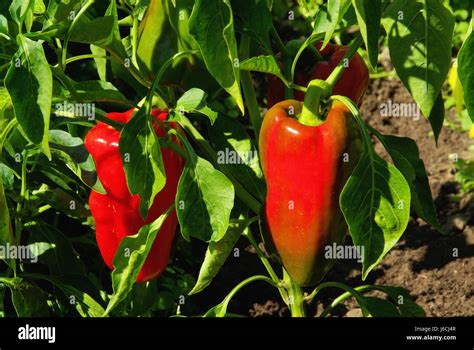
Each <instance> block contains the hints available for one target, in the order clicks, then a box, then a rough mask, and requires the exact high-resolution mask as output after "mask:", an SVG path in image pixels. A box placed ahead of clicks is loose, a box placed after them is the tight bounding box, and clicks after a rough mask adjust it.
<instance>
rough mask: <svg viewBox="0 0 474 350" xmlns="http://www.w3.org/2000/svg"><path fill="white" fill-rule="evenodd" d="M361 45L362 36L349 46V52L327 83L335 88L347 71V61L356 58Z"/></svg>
mask: <svg viewBox="0 0 474 350" xmlns="http://www.w3.org/2000/svg"><path fill="white" fill-rule="evenodd" d="M360 45H362V35H360V34H359V35H358V36H357V37H356V38H355V39H354V41H352V43H351V45H350V46H349V50H347V52H346V54H345V55H344V57H343V59H342V60H341V61H340V62H339V64H338V65H337V67H336V68H334V70H333V71H332V73H331V75H330V76H329V77H328V78H327V79H326V82H327V83H328V84H329V85H331V87H332V88H334V85H336V83H337V81H338V80H339V78H340V77H341V74H342V73H343V72H344V69H346V62H347V61H346V60H348V61H350V60H351V59H352V56H354V55H355V54H356V52H357V50H358V49H359V47H360Z"/></svg>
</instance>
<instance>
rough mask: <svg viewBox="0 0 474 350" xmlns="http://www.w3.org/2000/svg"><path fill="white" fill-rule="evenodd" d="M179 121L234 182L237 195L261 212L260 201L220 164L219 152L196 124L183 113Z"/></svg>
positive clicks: (213, 161) (253, 209)
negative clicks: (218, 160) (217, 152)
mask: <svg viewBox="0 0 474 350" xmlns="http://www.w3.org/2000/svg"><path fill="white" fill-rule="evenodd" d="M178 121H179V123H180V124H181V126H182V127H183V129H184V130H185V131H186V132H187V133H188V134H190V135H191V136H192V138H193V139H194V140H195V141H196V143H197V144H198V146H199V147H200V148H201V150H202V151H203V152H204V153H205V154H206V156H207V157H208V158H209V159H210V160H211V162H212V163H214V165H216V166H217V168H219V169H220V170H221V171H222V172H223V173H224V174H225V175H226V176H227V177H228V178H229V180H230V181H231V182H232V184H233V185H234V187H235V193H236V194H237V196H238V197H239V198H240V199H241V200H242V201H243V202H244V203H245V204H246V205H247V206H248V207H249V208H250V209H251V210H252V211H253V212H254V213H256V214H258V213H259V212H260V206H261V204H260V202H259V201H258V200H257V199H255V197H253V196H252V195H251V194H250V193H248V192H247V190H246V189H245V188H244V187H243V186H242V185H241V184H240V182H238V181H237V179H235V177H234V176H233V175H232V174H231V172H230V171H229V170H228V168H227V167H226V166H225V164H219V163H218V162H217V154H216V152H215V151H214V149H213V148H212V147H211V145H210V144H209V143H208V142H207V141H206V139H204V137H203V136H202V135H201V134H200V132H199V131H198V130H197V129H196V128H195V127H194V125H193V124H192V123H191V122H190V121H189V119H188V118H186V117H185V116H183V115H180V116H179V120H178Z"/></svg>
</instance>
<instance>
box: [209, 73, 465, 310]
mask: <svg viewBox="0 0 474 350" xmlns="http://www.w3.org/2000/svg"><path fill="white" fill-rule="evenodd" d="M389 99H391V100H392V101H393V102H405V103H406V102H413V100H412V99H411V97H410V95H409V94H408V92H407V90H406V89H405V88H404V87H403V85H402V84H401V83H400V82H399V81H398V80H396V79H380V80H375V81H373V82H372V84H371V86H370V88H369V91H368V93H367V97H366V98H365V99H364V103H363V105H362V108H361V110H362V113H363V115H364V117H365V119H366V121H367V122H368V123H369V124H370V125H371V126H373V127H374V128H376V129H377V130H379V131H380V132H382V133H385V134H392V135H399V136H407V137H410V138H412V139H414V140H415V141H416V142H417V144H418V147H419V150H420V155H421V158H422V159H423V160H424V162H425V167H426V170H427V173H428V176H429V180H430V185H431V189H432V193H433V198H435V204H436V207H437V209H438V216H439V220H440V222H441V224H442V225H443V227H444V228H445V230H446V231H447V232H448V235H444V236H443V235H441V234H440V233H438V232H437V231H435V230H434V229H432V228H431V227H430V226H429V225H427V224H426V223H425V222H423V221H422V220H421V219H419V218H417V217H416V216H413V217H412V218H411V220H410V223H409V226H408V228H407V230H406V232H405V234H404V236H403V237H402V239H401V240H400V242H399V243H398V244H397V245H396V246H395V247H394V248H393V249H392V250H391V251H390V252H389V253H388V254H387V255H386V256H385V258H384V259H383V260H382V262H381V264H380V265H379V266H378V267H377V268H375V269H374V270H373V271H372V272H371V273H370V275H369V276H368V278H367V280H366V281H362V280H361V274H360V264H358V263H357V262H355V261H345V262H340V263H338V264H336V266H335V267H334V269H333V270H332V271H331V272H330V273H329V274H328V276H326V280H327V281H338V282H342V283H345V284H348V285H350V286H353V287H355V286H359V285H362V284H377V285H393V286H400V287H403V288H406V289H407V290H408V291H409V292H410V294H411V295H412V297H413V298H414V300H415V301H416V302H417V303H418V304H419V305H420V306H421V307H422V308H423V309H424V310H425V312H426V315H427V316H474V218H473V213H474V200H471V197H470V196H464V197H462V198H461V200H459V201H454V200H452V197H453V195H455V194H458V191H459V188H458V185H457V184H456V183H455V182H454V164H453V161H452V160H451V158H450V154H453V153H457V154H458V157H459V158H460V159H469V158H471V157H472V154H469V150H468V148H469V146H470V145H471V144H472V143H473V142H472V140H469V138H468V137H467V135H465V134H462V133H460V132H458V131H453V130H452V129H451V128H449V127H446V126H445V127H444V128H443V131H442V133H441V135H440V137H439V141H438V146H436V144H435V141H434V138H433V136H432V133H431V127H430V125H429V123H428V121H427V120H426V119H424V118H423V117H421V118H420V119H419V120H418V121H416V120H413V118H401V117H399V118H394V117H391V118H382V117H381V116H380V113H379V110H380V105H381V103H384V102H385V103H386V102H387V101H388V100H389ZM376 150H377V152H379V153H380V154H382V155H383V153H384V150H383V148H382V147H381V145H380V144H377V145H376ZM348 243H349V244H350V238H348ZM239 245H240V246H241V254H240V256H239V257H238V258H235V257H230V258H229V260H228V261H227V263H226V264H225V265H224V267H223V269H222V270H221V271H220V273H219V275H218V276H217V278H216V279H215V281H214V282H213V283H212V285H211V286H210V287H209V288H208V290H209V289H211V290H212V289H213V292H212V293H213V294H214V293H215V294H214V295H213V297H214V296H215V297H217V298H222V297H224V296H225V295H226V294H227V293H228V292H229V289H228V288H230V287H229V286H233V285H235V284H236V283H238V282H239V281H241V280H242V279H244V278H245V277H248V276H250V275H252V274H265V271H264V269H263V267H262V266H261V264H260V262H259V260H258V259H257V258H256V256H255V254H254V252H252V249H249V248H248V247H247V244H246V242H243V241H241V242H240V243H239ZM456 251H457V256H456V254H455V252H456ZM340 293H341V291H340V290H335V289H329V288H328V289H324V290H323V291H322V292H321V294H320V299H319V301H318V305H312V306H311V309H313V311H312V312H310V313H311V314H314V313H315V312H317V311H319V310H322V308H323V306H327V305H328V304H329V303H330V302H331V301H332V300H333V299H334V298H335V297H337V296H338V295H340ZM208 298H209V295H207V297H205V296H204V295H203V296H202V299H201V300H200V302H204V303H205V301H206V300H209V299H208ZM212 300H216V299H214V298H212ZM217 300H219V299H217ZM210 306H212V305H210ZM229 310H230V311H231V312H237V313H240V314H247V315H250V316H254V317H255V316H277V317H278V316H288V315H289V312H288V310H287V308H286V306H285V305H284V304H283V302H282V301H281V298H280V296H279V295H278V293H277V292H275V290H274V289H273V288H272V287H267V286H266V285H264V284H263V283H262V284H258V283H257V284H255V285H250V286H249V287H246V289H244V290H242V291H241V292H240V293H239V294H238V295H237V296H236V297H235V299H234V300H233V301H232V302H231V305H230V308H229ZM333 311H334V312H333V313H334V314H335V315H337V316H346V317H351V316H360V315H361V313H360V310H359V309H358V307H357V304H356V303H355V301H354V300H353V299H349V300H348V301H346V302H345V303H344V304H341V305H340V306H338V307H337V308H336V309H335V310H333Z"/></svg>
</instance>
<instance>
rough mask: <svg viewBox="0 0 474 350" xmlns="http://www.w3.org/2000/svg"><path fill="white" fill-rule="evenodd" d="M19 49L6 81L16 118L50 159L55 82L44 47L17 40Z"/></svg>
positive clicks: (20, 39)
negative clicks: (50, 122)
mask: <svg viewBox="0 0 474 350" xmlns="http://www.w3.org/2000/svg"><path fill="white" fill-rule="evenodd" d="M17 41H18V45H19V49H18V51H17V52H16V54H15V55H14V56H13V59H12V62H11V65H10V69H9V70H8V73H7V75H6V77H5V86H6V88H7V90H8V93H9V94H10V97H11V99H12V103H13V108H14V110H15V117H16V119H17V120H18V123H19V124H20V126H21V128H22V130H23V132H24V134H25V136H26V137H27V138H28V139H29V140H30V141H31V142H33V143H34V144H36V145H39V146H40V149H41V150H42V152H43V153H44V154H45V155H46V156H47V157H48V158H51V153H50V150H49V144H48V130H49V118H50V112H51V100H52V94H53V78H52V73H51V69H50V67H49V64H48V61H47V60H46V57H45V54H44V50H43V46H42V45H41V44H40V43H38V42H35V41H32V40H30V39H28V38H25V37H23V36H21V35H19V36H18V39H17Z"/></svg>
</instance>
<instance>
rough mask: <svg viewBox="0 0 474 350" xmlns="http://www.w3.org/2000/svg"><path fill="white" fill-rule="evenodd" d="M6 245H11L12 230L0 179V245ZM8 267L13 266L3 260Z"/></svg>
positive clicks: (8, 260) (10, 262)
mask: <svg viewBox="0 0 474 350" xmlns="http://www.w3.org/2000/svg"><path fill="white" fill-rule="evenodd" d="M7 243H13V230H12V225H11V221H10V211H9V209H8V205H7V199H6V197H5V190H4V188H3V180H2V177H0V245H1V246H6V245H7ZM4 261H5V262H6V263H7V264H8V265H9V266H10V267H12V268H13V267H14V266H15V264H14V262H13V261H11V260H10V259H5V260H4Z"/></svg>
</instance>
